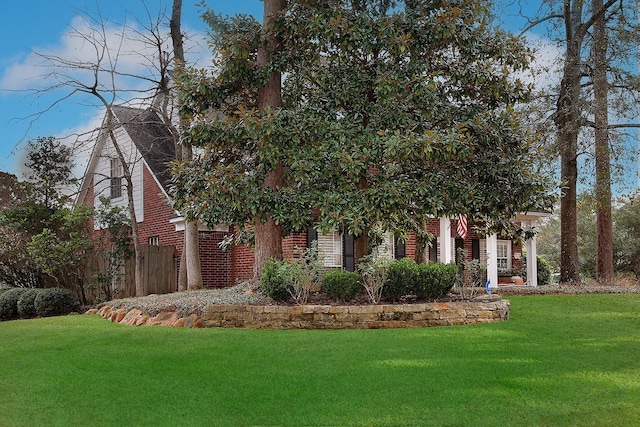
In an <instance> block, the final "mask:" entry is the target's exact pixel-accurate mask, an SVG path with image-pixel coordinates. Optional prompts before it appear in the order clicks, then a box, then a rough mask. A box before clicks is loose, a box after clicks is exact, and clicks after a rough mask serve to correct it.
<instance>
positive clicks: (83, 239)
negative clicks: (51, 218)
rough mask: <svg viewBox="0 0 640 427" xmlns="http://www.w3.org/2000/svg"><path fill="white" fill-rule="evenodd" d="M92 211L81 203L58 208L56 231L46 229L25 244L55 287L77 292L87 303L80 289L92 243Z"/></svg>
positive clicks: (82, 290)
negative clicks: (63, 287)
mask: <svg viewBox="0 0 640 427" xmlns="http://www.w3.org/2000/svg"><path fill="white" fill-rule="evenodd" d="M92 214H93V211H92V210H91V209H90V208H87V207H84V206H76V207H75V208H74V209H73V210H69V209H61V210H59V211H57V212H56V214H55V216H56V217H57V218H59V222H60V224H61V226H60V227H59V228H58V229H57V230H52V229H49V228H45V229H44V230H43V231H42V232H41V233H40V234H38V235H36V236H33V237H32V239H31V242H29V244H28V245H27V249H28V251H29V255H30V256H31V258H32V259H33V260H34V261H35V263H36V265H37V266H38V268H39V269H40V270H41V271H43V272H44V273H45V274H47V275H48V276H49V277H51V278H52V279H53V280H55V282H56V283H57V284H58V286H65V287H70V288H71V289H74V290H76V291H78V293H79V294H80V295H81V296H82V299H83V301H82V302H83V303H85V302H86V298H85V296H84V289H83V284H84V282H85V279H86V278H85V277H84V274H85V266H86V259H87V255H88V253H89V252H90V251H91V250H92V249H93V243H94V242H93V237H92V231H93V230H91V229H90V227H89V219H90V218H91V216H92Z"/></svg>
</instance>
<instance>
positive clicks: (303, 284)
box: [287, 240, 323, 305]
mask: <svg viewBox="0 0 640 427" xmlns="http://www.w3.org/2000/svg"><path fill="white" fill-rule="evenodd" d="M294 254H295V255H298V256H297V257H295V258H293V259H292V260H291V262H290V271H291V273H290V276H289V277H290V281H291V282H290V286H289V287H288V288H287V289H288V290H289V293H290V294H291V297H292V298H293V300H294V301H295V302H296V304H299V305H301V304H306V303H307V301H308V300H309V296H310V295H311V293H312V292H314V291H317V290H318V289H319V288H320V286H319V282H320V272H321V271H322V267H323V265H322V261H321V260H320V251H319V249H318V241H317V240H314V241H313V243H312V244H311V247H310V248H307V249H306V250H303V249H299V248H295V250H294Z"/></svg>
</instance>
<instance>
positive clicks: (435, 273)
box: [415, 262, 459, 299]
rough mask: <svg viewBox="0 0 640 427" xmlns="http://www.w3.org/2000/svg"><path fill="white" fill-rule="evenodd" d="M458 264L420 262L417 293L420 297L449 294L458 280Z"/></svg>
mask: <svg viewBox="0 0 640 427" xmlns="http://www.w3.org/2000/svg"><path fill="white" fill-rule="evenodd" d="M458 277H459V275H458V266H457V265H456V264H453V263H452V264H442V263H440V262H430V263H428V264H420V265H419V269H418V281H417V286H416V289H415V294H416V296H417V297H418V299H431V298H440V297H443V296H444V295H446V294H448V293H449V291H451V289H452V288H453V286H454V285H455V284H456V282H457V281H458Z"/></svg>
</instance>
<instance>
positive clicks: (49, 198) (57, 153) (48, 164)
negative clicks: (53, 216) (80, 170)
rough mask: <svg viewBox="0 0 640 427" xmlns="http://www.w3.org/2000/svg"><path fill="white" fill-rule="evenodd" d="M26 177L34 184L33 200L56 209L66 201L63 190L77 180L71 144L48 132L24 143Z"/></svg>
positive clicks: (52, 209)
mask: <svg viewBox="0 0 640 427" xmlns="http://www.w3.org/2000/svg"><path fill="white" fill-rule="evenodd" d="M25 166H26V167H27V170H28V172H27V181H28V182H29V183H31V184H32V185H33V189H32V190H33V195H34V196H35V200H36V201H37V202H39V203H40V204H42V205H43V206H44V207H45V208H47V209H49V210H51V211H55V210H56V209H60V208H61V207H63V206H64V205H65V204H66V203H67V202H68V199H69V198H68V196H67V195H65V194H64V192H63V190H65V189H66V190H67V191H69V187H70V186H72V185H74V184H77V179H76V178H75V177H74V176H73V173H72V169H73V166H74V165H73V157H72V150H71V148H70V147H68V146H66V145H64V144H63V143H62V142H61V141H60V140H58V139H56V138H54V137H52V136H49V137H39V138H36V139H35V140H31V141H29V143H28V144H27V162H26V163H25Z"/></svg>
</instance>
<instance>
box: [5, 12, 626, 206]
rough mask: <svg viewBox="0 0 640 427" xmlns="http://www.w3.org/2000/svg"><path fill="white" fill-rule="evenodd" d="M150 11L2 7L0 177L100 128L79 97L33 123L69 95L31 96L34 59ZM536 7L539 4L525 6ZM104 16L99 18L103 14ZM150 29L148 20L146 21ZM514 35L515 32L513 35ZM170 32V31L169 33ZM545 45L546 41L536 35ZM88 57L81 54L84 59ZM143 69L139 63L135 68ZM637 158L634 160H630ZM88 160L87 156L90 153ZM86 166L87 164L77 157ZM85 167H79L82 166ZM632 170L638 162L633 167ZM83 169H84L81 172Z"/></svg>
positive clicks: (195, 45)
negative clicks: (36, 144) (54, 144)
mask: <svg viewBox="0 0 640 427" xmlns="http://www.w3.org/2000/svg"><path fill="white" fill-rule="evenodd" d="M198 2H199V1H198V0H183V22H182V25H183V30H184V31H185V32H187V33H188V34H190V38H189V40H190V43H191V51H190V52H191V53H190V55H191V59H192V60H195V61H197V64H198V65H199V66H206V65H207V61H208V58H209V57H210V53H209V51H208V48H207V46H206V35H205V32H206V26H205V24H204V23H203V22H202V20H201V19H200V17H199V13H198V12H199V8H198V7H197V6H196V5H195V3H198ZM145 3H146V8H147V9H148V12H149V14H150V15H151V16H152V17H156V16H158V14H159V12H160V11H166V12H167V14H169V13H170V9H171V0H147V1H146V2H145V1H143V0H106V1H105V0H21V1H2V2H0V16H3V18H4V20H3V24H4V25H2V26H0V36H1V37H2V40H3V41H5V42H4V43H3V44H2V47H1V48H0V170H1V171H7V172H11V173H15V174H17V175H18V176H20V175H21V167H22V165H23V164H24V158H23V152H21V149H22V148H23V147H24V146H25V144H26V143H27V141H29V140H30V139H35V138H36V137H39V136H55V137H60V138H62V137H65V136H70V135H73V134H77V133H78V132H86V131H87V130H89V129H93V128H95V127H97V126H98V125H99V120H100V119H101V116H102V111H101V110H100V109H99V108H97V107H96V106H95V103H94V102H93V101H92V100H88V99H87V98H86V97H85V98H83V97H82V96H77V95H74V96H72V97H70V98H69V99H67V100H65V101H64V102H61V103H59V104H57V105H55V106H54V107H53V108H51V109H49V110H48V111H46V113H44V114H43V115H41V116H38V117H37V118H36V117H31V118H29V116H32V115H34V114H37V113H39V112H42V111H44V110H46V109H47V108H48V107H49V106H50V105H51V104H52V102H54V101H55V100H57V99H60V98H61V97H62V96H64V95H66V94H67V93H68V90H67V91H64V90H62V91H56V92H55V93H51V94H36V93H34V92H33V89H42V88H44V87H51V86H52V84H53V81H52V80H51V79H47V78H43V75H45V74H46V73H47V71H49V70H48V69H45V68H43V67H42V66H40V65H39V62H41V61H40V60H39V59H38V58H37V57H36V56H35V55H34V53H33V52H39V53H44V54H55V55H60V56H66V55H69V54H74V55H75V54H77V53H78V50H81V49H86V46H85V47H84V48H81V47H79V46H78V45H77V43H76V42H74V41H73V40H71V39H70V37H69V33H70V32H71V30H72V29H73V28H78V27H79V26H81V25H82V23H81V21H80V20H79V17H80V16H83V15H85V16H86V15H88V16H91V17H97V16H99V14H100V15H101V16H103V17H104V18H106V20H108V21H113V22H115V23H118V24H111V25H109V26H108V30H110V31H117V29H118V28H120V27H119V25H121V24H122V23H123V22H125V21H126V22H127V23H128V24H129V25H134V26H138V28H139V24H138V23H137V22H136V21H137V20H141V21H143V22H144V17H146V16H147V12H146V9H145ZM525 3H528V4H533V3H537V2H525ZM207 6H208V7H210V8H212V9H214V10H215V11H217V12H219V13H223V14H227V15H233V14H235V13H247V14H253V15H254V16H257V17H258V18H260V17H261V15H262V8H263V4H262V1H261V0H207ZM98 11H99V13H98ZM502 16H503V22H505V23H508V24H510V25H514V26H516V25H519V23H518V20H517V19H516V18H515V16H514V15H512V16H507V15H502ZM147 22H148V21H147ZM516 29H517V28H514V30H516ZM166 31H167V32H168V26H167V28H166ZM538 38H539V39H540V38H541V36H538ZM548 47H549V46H547V48H545V49H542V50H541V51H540V52H539V55H538V58H537V59H538V61H541V62H550V61H551V59H552V57H553V56H555V55H558V54H559V51H558V50H557V49H555V48H548ZM82 53H83V52H80V54H82ZM129 59H130V61H131V64H129V65H130V67H132V69H133V70H135V71H139V72H140V69H141V68H138V69H137V70H136V66H137V67H140V65H139V64H136V59H135V58H133V57H130V58H129ZM137 62H138V63H139V61H137ZM629 150H637V145H636V144H635V142H633V141H632V142H630V145H629ZM631 155H633V153H631ZM85 157H86V153H85ZM80 159H82V157H80ZM79 163H82V160H79ZM632 163H633V162H632ZM632 163H629V167H628V177H627V180H626V181H627V182H626V185H625V186H624V187H625V188H622V189H618V191H617V192H619V193H620V192H623V193H624V192H628V191H629V190H631V189H633V187H635V184H636V183H637V178H636V176H637V172H636V171H637V166H636V164H635V163H633V164H632ZM78 170H79V171H80V172H82V170H84V168H83V165H82V164H80V165H78Z"/></svg>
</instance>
